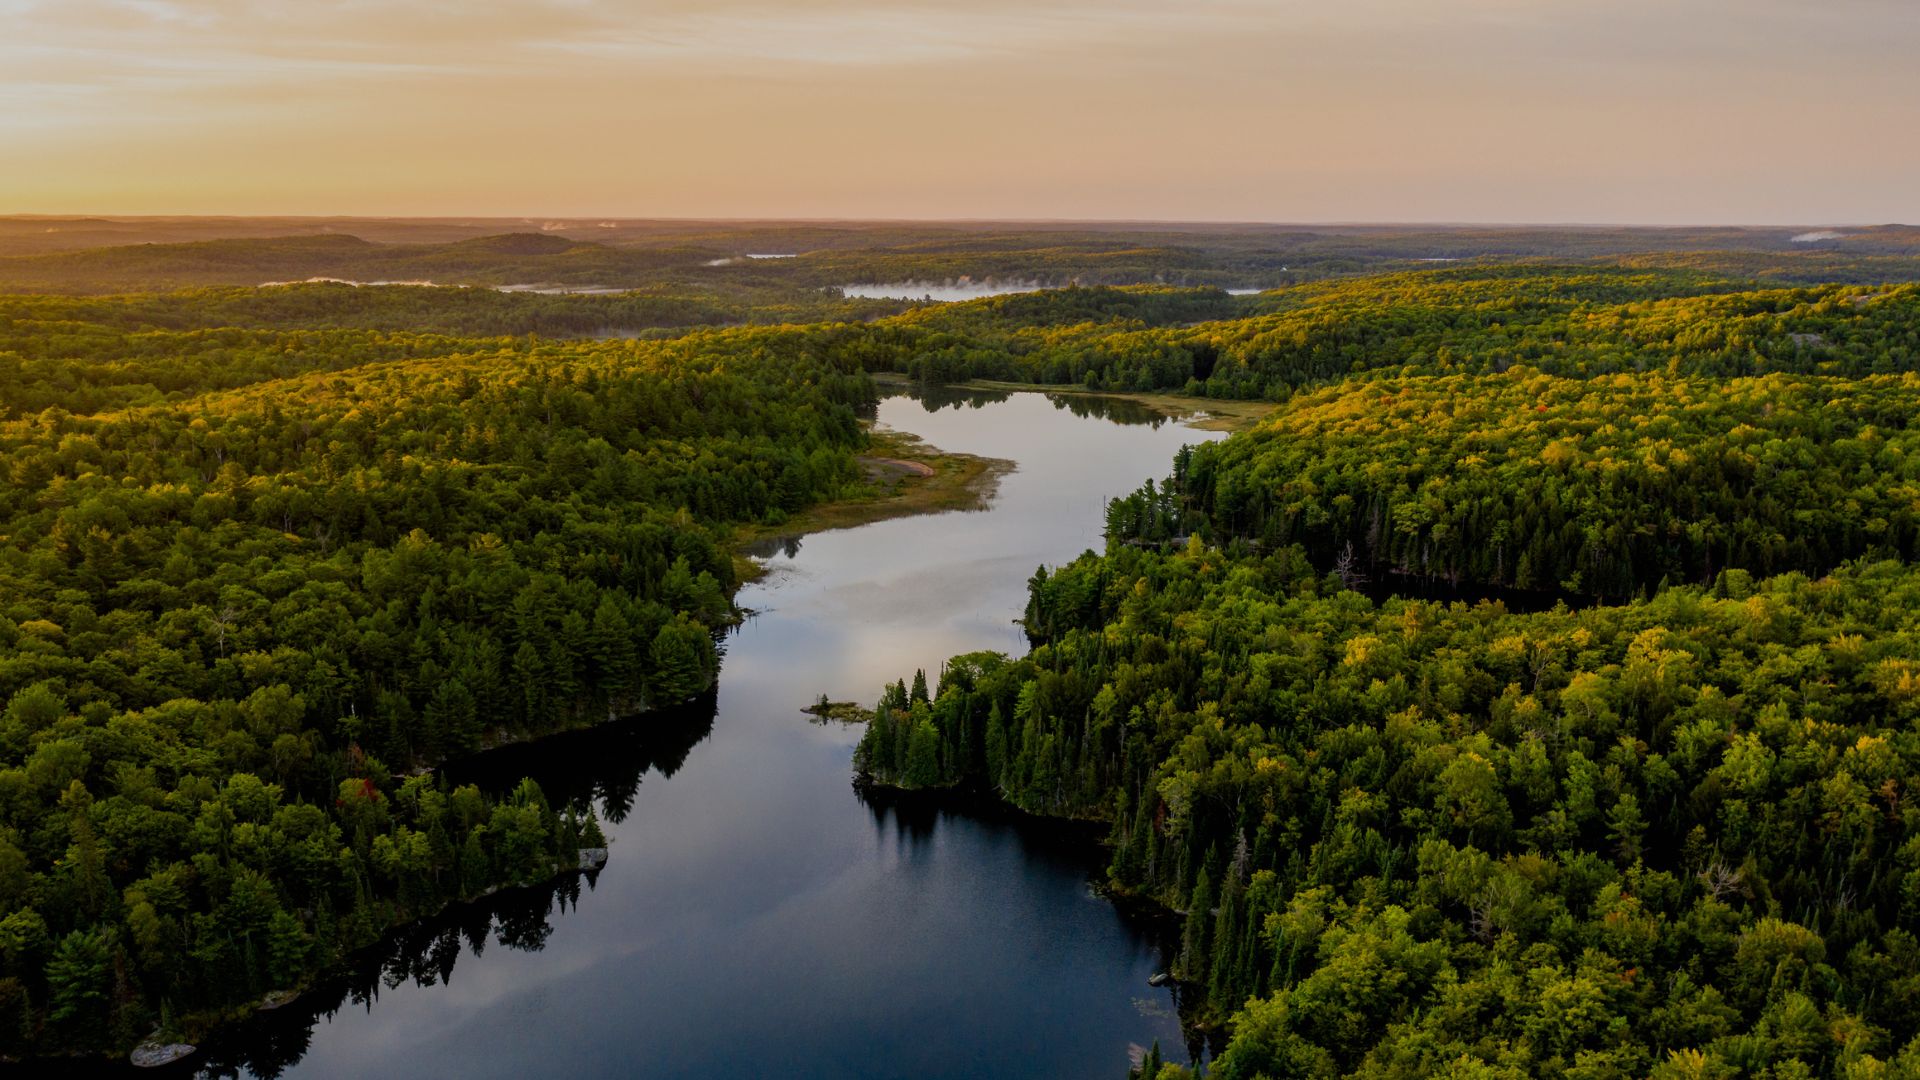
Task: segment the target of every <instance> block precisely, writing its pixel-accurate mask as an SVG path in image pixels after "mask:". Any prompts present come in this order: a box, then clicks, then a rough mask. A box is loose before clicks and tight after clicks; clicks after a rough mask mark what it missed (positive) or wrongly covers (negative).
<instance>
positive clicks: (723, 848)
mask: <svg viewBox="0 0 1920 1080" xmlns="http://www.w3.org/2000/svg"><path fill="white" fill-rule="evenodd" d="M1062 401H1063V404H1062V405H1059V406H1056V404H1054V403H1053V402H1052V401H1049V400H1048V399H1047V398H1045V397H1042V396H1040V395H1037V394H1016V395H1013V396H1011V397H1005V396H1001V397H1000V398H998V399H997V400H995V399H990V398H978V397H976V398H960V399H957V400H950V401H948V402H945V403H942V404H941V405H940V406H938V407H936V406H934V405H930V404H923V403H922V402H919V401H915V400H911V399H908V398H904V397H896V398H890V399H888V400H886V401H885V402H883V403H882V404H881V406H880V421H881V423H883V424H886V425H888V426H891V427H894V428H900V429H904V430H906V431H911V432H913V433H915V434H917V435H920V436H922V437H924V438H925V439H927V440H928V441H929V442H930V443H932V444H933V445H935V446H938V447H941V448H943V449H947V450H956V451H965V452H969V453H975V454H983V455H990V456H995V457H1004V458H1011V459H1013V460H1014V461H1016V462H1017V463H1018V469H1017V471H1016V472H1014V473H1013V474H1012V475H1010V476H1008V477H1007V478H1006V479H1005V480H1004V481H1002V483H1001V486H1000V490H999V493H998V495H997V496H996V498H995V499H994V500H993V502H992V504H991V507H990V509H988V510H985V511H981V512H973V513H950V514H943V515H938V516H934V517H919V518H906V519H900V520H895V521H887V522H880V523H877V524H873V525H868V526H865V527H862V528H858V529H849V530H844V531H840V532H833V533H825V534H820V535H816V536H810V537H807V538H805V539H804V540H803V541H801V542H799V544H798V545H797V547H796V546H789V547H788V548H787V549H786V550H784V551H781V552H779V553H777V554H775V555H774V556H773V557H772V558H771V560H770V561H771V564H772V566H773V573H772V574H771V575H770V576H769V577H768V578H766V579H765V580H764V581H763V582H762V583H760V584H758V585H755V586H752V587H750V588H748V589H747V590H745V591H743V592H742V594H741V596H740V602H741V604H743V605H744V606H746V607H748V608H751V609H754V610H755V611H757V612H758V614H757V615H756V616H755V617H753V618H752V619H751V620H750V621H748V622H747V623H746V624H745V625H744V626H743V627H741V628H740V630H739V632H738V633H736V634H735V635H734V636H733V637H732V638H731V639H730V641H729V644H728V651H727V657H726V661H725V665H724V668H723V671H722V675H721V679H720V685H719V689H718V691H717V694H716V695H713V696H712V697H710V698H709V700H708V701H707V702H705V703H703V704H701V705H699V706H694V707H689V708H688V709H686V710H684V711H683V712H681V713H677V714H658V715H653V716H649V717H644V718H640V719H639V720H636V721H631V722H627V723H623V724H619V725H612V726H608V727H602V728H598V729H595V730H593V731H589V732H583V733H579V734H576V735H571V736H563V737H561V738H558V739H553V740H548V741H546V742H543V743H540V744H536V745H534V746H532V747H521V748H511V749H508V750H504V751H499V752H496V753H495V754H492V755H487V756H483V757H482V758H480V759H477V760H475V761H474V762H471V763H468V764H467V765H466V766H464V767H463V769H464V771H465V773H466V775H467V776H471V777H476V778H478V779H480V780H481V781H482V782H483V783H492V784H506V783H510V782H512V781H513V780H517V778H518V777H519V776H521V775H523V774H526V773H531V774H532V775H534V776H535V777H537V778H538V779H539V780H540V781H541V783H542V784H543V785H544V786H545V787H546V788H547V791H548V793H549V796H550V797H551V798H553V799H554V800H555V801H556V802H558V801H560V800H562V799H579V800H587V799H591V800H593V801H594V802H595V803H596V805H598V806H600V807H601V812H602V815H603V817H605V818H607V819H608V824H607V832H608V833H609V835H610V836H611V837H612V838H613V856H612V861H611V862H609V863H608V865H607V867H606V869H605V870H603V871H602V872H600V873H599V874H598V875H597V876H596V878H595V879H594V880H592V881H587V880H585V879H579V878H574V879H569V880H568V881H567V882H564V883H562V884H561V885H558V886H555V887H553V888H545V889H535V890H520V891H517V892H512V893H503V894H501V895H500V896H497V897H495V898H493V899H492V900H491V901H489V902H487V903H486V904H483V905H472V906H467V907H463V908H459V909H456V910H455V911H454V912H452V913H450V914H449V915H448V916H447V917H446V918H444V919H441V920H437V921H434V922H430V923H428V924H425V925H423V926H420V927H417V928H415V929H413V930H411V931H409V932H408V933H406V934H405V935H404V936H403V937H401V938H399V939H396V940H394V941H392V942H390V943H389V945H388V948H387V953H386V955H385V956H384V957H382V958H377V959H376V960H374V961H371V962H369V963H367V964H364V965H362V968H361V970H359V971H357V972H355V973H353V974H352V975H350V976H349V977H346V978H344V979H343V980H342V981H341V982H340V983H339V984H337V985H335V986H332V987H327V988H323V989H322V990H320V991H316V992H314V993H312V994H309V995H308V997H307V998H306V999H303V1001H302V1002H300V1003H296V1004H295V1005H293V1006H289V1007H287V1008H285V1009H282V1010H280V1011H279V1012H278V1013H274V1014H267V1015H265V1016H263V1018H262V1019H261V1020H260V1021H259V1022H258V1023H257V1024H256V1025H254V1029H253V1030H252V1031H249V1032H247V1033H245V1034H244V1035H243V1036H242V1037H239V1038H236V1039H234V1040H232V1041H231V1042H230V1044H229V1045H226V1046H222V1047H212V1048H210V1051H211V1054H210V1057H211V1061H210V1062H207V1064H211V1066H212V1067H213V1068H214V1069H216V1070H218V1071H227V1070H236V1069H237V1070H239V1071H241V1072H251V1073H254V1074H271V1073H274V1072H276V1071H284V1072H286V1073H289V1074H292V1075H297V1076H315V1077H321V1076H324V1077H334V1076H370V1075H388V1076H391V1075H413V1076H445V1075H459V1076H463V1077H485V1076H503V1077H504V1076H527V1075H566V1076H634V1075H644V1076H658V1077H676V1076H687V1077H693V1076H699V1077H709V1078H710V1077H759V1076H780V1077H814V1076H818V1077H825V1076H854V1077H908V1076H911V1077H977V1076H985V1075H993V1076H1001V1077H1024V1076H1033V1077H1043V1076H1044V1077H1094V1078H1101V1080H1115V1078H1117V1077H1120V1076H1123V1075H1124V1074H1125V1069H1126V1067H1127V1063H1128V1051H1129V1047H1130V1046H1136V1047H1137V1046H1141V1045H1145V1044H1147V1043H1150V1042H1152V1041H1153V1040H1155V1039H1158V1040H1160V1041H1161V1044H1162V1046H1163V1047H1164V1048H1166V1049H1167V1050H1168V1051H1169V1052H1170V1053H1177V1048H1178V1047H1179V1046H1181V1045H1183V1043H1182V1038H1181V1033H1180V1029H1179V1025H1178V1022H1177V1019H1176V1017H1175V1015H1174V1009H1175V1001H1174V998H1173V995H1172V992H1171V991H1169V990H1156V989H1152V988H1150V987H1148V985H1147V977H1148V976H1149V975H1150V974H1152V973H1153V972H1154V971H1156V970H1160V969H1162V968H1163V967H1164V966H1165V964H1164V957H1163V955H1162V947H1163V945H1164V944H1165V940H1164V939H1165V927H1164V926H1163V925H1162V924H1158V923H1149V922H1143V921H1140V920H1136V919H1130V918H1128V917H1126V916H1123V915H1122V914H1121V913H1120V912H1119V911H1117V910H1116V909H1115V908H1114V907H1113V906H1112V905H1110V904H1108V903H1107V902H1106V901H1104V900H1102V899H1099V898H1098V897H1096V896H1095V895H1094V894H1093V892H1092V891H1091V889H1090V887H1089V877H1090V875H1092V874H1094V873H1095V872H1096V871H1097V867H1098V865H1099V863H1100V862H1101V854H1100V852H1099V851H1098V850H1097V848H1095V847H1094V845H1093V844H1092V843H1091V842H1090V840H1089V837H1088V836H1087V834H1086V833H1084V832H1081V831H1076V830H1072V829H1064V828H1061V827H1054V826H1048V825H1045V824H1042V823H1036V822H1033V821H1030V820H1020V819H1015V818H1013V817H1011V816H1010V815H1007V814H1005V813H995V812H990V811H987V812H969V813H961V812H954V811H949V810H936V809H932V808H930V807H928V806H926V805H925V804H911V805H908V806H904V807H895V806H889V805H884V804H876V803H871V802H868V801H865V800H863V798H862V797H861V796H860V795H859V794H857V793H856V792H855V791H854V789H853V787H852V785H851V783H850V774H849V761H850V759H851V754H852V749H853V744H854V743H855V741H856V740H857V738H858V735H859V732H858V730H857V729H854V728H847V727H842V726H840V725H837V724H835V725H827V726H822V725H818V724H815V723H812V722H810V721H809V718H808V717H806V716H804V715H803V714H802V713H801V712H800V709H801V707H802V706H804V705H807V704H809V703H810V702H812V701H814V700H816V699H817V698H818V697H819V696H820V695H821V694H823V693H824V694H828V695H830V696H831V697H833V698H834V699H835V700H859V701H862V702H871V701H872V700H873V699H874V698H875V697H876V696H877V695H878V692H879V689H880V687H881V686H882V684H883V683H885V682H888V681H890V680H892V679H895V678H898V677H900V676H901V675H903V674H905V675H908V676H911V674H912V672H913V670H914V668H916V667H925V668H928V669H930V670H929V676H930V677H932V676H933V675H934V674H935V669H937V665H938V664H939V663H940V662H941V661H942V660H944V659H945V658H946V657H947V656H949V655H951V654H954V653H956V652H962V651H969V650H974V649H982V648H990V649H998V650H1003V651H1008V652H1020V651H1023V650H1024V649H1025V641H1024V639H1023V637H1022V636H1021V634H1020V632H1019V630H1018V628H1017V627H1016V626H1014V625H1013V623H1012V619H1013V618H1014V617H1015V616H1016V615H1017V614H1018V613H1019V612H1020V610H1021V609H1022V607H1023V606H1024V601H1025V583H1026V580H1027V578H1028V577H1029V576H1031V575H1032V573H1033V571H1034V569H1035V567H1037V566H1039V565H1040V564H1042V563H1059V562H1062V561H1064V560H1067V559H1070V558H1072V557H1073V556H1074V555H1076V554H1078V553H1079V552H1080V551H1082V550H1084V549H1086V548H1088V547H1090V546H1097V545H1098V544H1099V543H1100V536H1099V527H1100V522H1101V513H1100V509H1101V501H1102V499H1104V498H1107V497H1110V496H1113V495H1119V494H1124V493H1126V492H1127V491H1129V490H1131V489H1132V488H1134V487H1135V486H1137V485H1138V484H1139V483H1140V482H1141V481H1142V480H1145V479H1146V478H1148V477H1150V476H1162V475H1165V473H1166V472H1167V471H1168V469H1169V464H1170V460H1171V458H1172V456H1173V453H1174V451H1175V450H1176V449H1177V448H1178V447H1179V446H1180V445H1181V444H1182V443H1187V442H1199V441H1204V440H1208V439H1213V438H1218V437H1219V436H1218V435H1216V434H1213V433H1208V432H1203V431H1197V430H1193V429H1190V428H1186V427H1182V426H1178V425H1175V424H1172V423H1169V422H1165V421H1159V420H1157V419H1153V418H1152V414H1148V413H1145V412H1144V411H1141V410H1139V409H1138V408H1137V407H1134V406H1130V405H1128V404H1127V403H1124V402H1121V403H1106V402H1102V401H1101V400H1100V399H1089V398H1070V399H1062ZM1103 414H1104V415H1103ZM1150 419H1153V422H1152V423H1148V422H1144V421H1148V420H1150ZM456 771H459V770H456ZM336 1005H337V1011H332V1012H331V1015H322V1016H319V1017H316V1016H315V1015H314V1011H315V1010H317V1009H333V1008H334V1007H335V1006H336Z"/></svg>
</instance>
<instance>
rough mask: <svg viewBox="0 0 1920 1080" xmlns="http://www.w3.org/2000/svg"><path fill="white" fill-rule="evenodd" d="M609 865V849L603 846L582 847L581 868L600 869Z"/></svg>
mask: <svg viewBox="0 0 1920 1080" xmlns="http://www.w3.org/2000/svg"><path fill="white" fill-rule="evenodd" d="M605 865H607V849H606V848H603V847H583V848H581V849H580V869H582V870H598V869H600V868H601V867H603V866H605Z"/></svg>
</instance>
